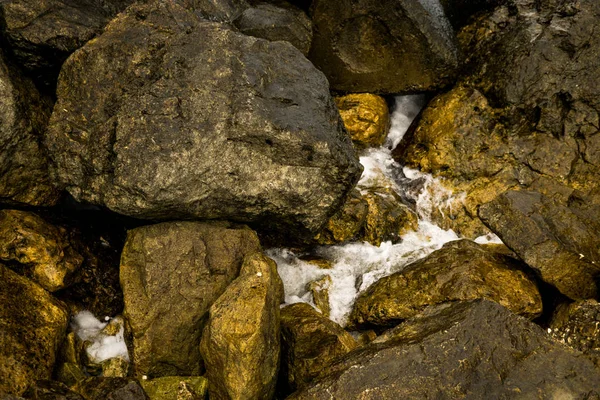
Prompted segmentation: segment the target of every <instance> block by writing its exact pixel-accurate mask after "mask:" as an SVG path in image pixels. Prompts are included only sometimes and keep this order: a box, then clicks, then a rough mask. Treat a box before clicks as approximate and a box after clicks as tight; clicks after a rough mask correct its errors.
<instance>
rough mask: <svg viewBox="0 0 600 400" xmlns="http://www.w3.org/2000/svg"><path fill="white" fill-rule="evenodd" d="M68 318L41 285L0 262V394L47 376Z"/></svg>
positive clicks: (16, 391)
mask: <svg viewBox="0 0 600 400" xmlns="http://www.w3.org/2000/svg"><path fill="white" fill-rule="evenodd" d="M68 318H69V314H68V312H67V310H66V307H65V306H64V305H63V304H62V303H61V302H60V301H58V300H56V299H54V298H53V297H52V296H51V295H50V294H49V293H48V292H47V291H45V290H44V289H42V287H41V286H39V285H37V284H36V283H33V282H31V281H30V280H28V279H27V278H24V277H22V276H20V275H18V274H17V273H15V272H13V271H11V270H10V269H8V268H6V267H4V266H3V265H0V393H1V392H6V393H8V394H15V395H21V394H22V393H23V392H24V391H25V390H26V389H27V387H28V386H30V385H31V384H33V383H34V382H35V381H36V380H39V379H50V376H51V374H52V369H53V368H54V362H55V360H56V355H57V352H58V350H59V346H60V344H61V342H62V340H63V338H64V336H65V334H66V330H67V323H68Z"/></svg>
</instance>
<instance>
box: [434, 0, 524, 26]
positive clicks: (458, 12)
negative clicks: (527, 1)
mask: <svg viewBox="0 0 600 400" xmlns="http://www.w3.org/2000/svg"><path fill="white" fill-rule="evenodd" d="M511 2H512V0H440V3H441V4H442V7H444V12H445V14H446V16H447V17H448V19H449V20H450V23H451V24H452V26H453V27H454V28H455V29H460V28H461V27H462V26H464V25H466V24H467V22H468V21H469V18H470V17H471V16H473V15H474V14H477V13H481V12H485V11H489V10H492V9H493V8H494V7H498V6H500V5H502V4H506V3H511Z"/></svg>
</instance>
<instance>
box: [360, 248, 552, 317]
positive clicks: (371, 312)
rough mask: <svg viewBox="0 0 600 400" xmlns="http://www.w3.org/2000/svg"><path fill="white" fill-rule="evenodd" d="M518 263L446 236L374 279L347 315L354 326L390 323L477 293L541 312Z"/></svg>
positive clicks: (533, 313)
mask: <svg viewBox="0 0 600 400" xmlns="http://www.w3.org/2000/svg"><path fill="white" fill-rule="evenodd" d="M523 268H524V266H523V265H522V264H521V265H520V263H519V262H518V261H517V260H515V259H512V258H510V257H506V256H504V255H500V254H494V253H492V252H488V251H486V250H485V249H484V248H482V247H481V246H480V245H478V244H476V243H474V242H471V241H469V240H461V241H454V242H450V243H447V244H446V245H444V247H442V248H441V249H440V250H438V251H436V252H433V253H432V254H430V255H429V256H427V257H425V258H423V259H421V260H419V261H416V262H415V263H413V264H410V265H408V266H407V267H405V268H404V269H403V270H402V271H400V272H397V273H395V274H392V275H389V276H387V277H384V278H381V279H380V280H379V281H377V282H376V283H374V284H373V285H372V286H371V287H369V289H367V290H366V291H365V292H364V293H363V294H361V295H360V296H359V298H358V299H357V300H356V303H355V304H354V309H353V310H352V314H351V316H350V320H351V321H353V323H354V324H355V325H357V326H363V325H369V324H371V325H379V326H386V325H387V326H390V325H395V323H397V322H398V321H401V320H405V319H408V318H410V317H412V316H414V315H416V314H417V313H419V312H420V311H421V310H423V309H424V308H425V307H427V306H432V305H436V304H440V303H444V302H453V301H464V300H474V299H478V298H487V299H490V300H494V301H497V302H498V303H500V304H502V305H503V306H505V307H507V308H509V309H511V310H512V311H513V312H515V313H517V314H521V315H524V316H526V317H528V318H530V319H533V318H535V317H537V316H539V315H540V314H541V312H542V298H541V296H540V293H539V291H538V288H537V286H536V284H535V282H534V281H533V280H532V279H531V278H529V277H528V276H527V275H526V274H525V273H524V272H523V271H522V270H523Z"/></svg>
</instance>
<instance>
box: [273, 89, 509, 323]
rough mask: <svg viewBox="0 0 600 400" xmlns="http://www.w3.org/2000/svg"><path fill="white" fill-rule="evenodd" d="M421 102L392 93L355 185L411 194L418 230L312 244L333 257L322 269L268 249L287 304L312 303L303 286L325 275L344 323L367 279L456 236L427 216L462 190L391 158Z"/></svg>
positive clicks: (457, 201) (460, 196) (460, 197)
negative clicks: (386, 123) (378, 139)
mask: <svg viewBox="0 0 600 400" xmlns="http://www.w3.org/2000/svg"><path fill="white" fill-rule="evenodd" d="M423 106H424V97H423V96H420V95H412V96H399V97H397V98H396V106H395V109H394V112H393V113H392V117H391V128H390V133H389V134H388V138H387V141H386V143H385V145H384V146H382V147H380V148H374V149H368V150H366V151H364V153H363V154H362V155H361V157H360V162H361V164H362V165H363V167H364V172H363V175H362V177H361V179H360V181H359V183H358V185H357V187H358V189H359V190H361V192H363V193H364V192H366V191H367V190H369V189H370V188H375V187H378V188H381V187H384V188H392V189H394V190H395V191H397V192H398V193H399V194H402V195H405V196H406V195H408V196H411V197H412V198H413V200H414V201H415V203H416V211H417V214H418V216H419V226H418V229H417V230H416V231H414V232H409V233H408V234H405V235H404V236H402V241H401V242H400V243H397V244H392V243H391V242H384V243H382V244H381V245H380V246H374V245H372V244H369V243H347V244H343V245H336V246H322V247H318V248H317V249H315V250H314V252H313V254H316V255H317V256H319V257H322V258H324V259H327V260H329V261H331V262H332V264H333V267H332V268H331V269H321V268H319V266H317V265H315V264H312V263H309V262H306V261H303V260H301V259H300V258H299V257H300V256H301V255H300V254H294V253H293V252H291V251H290V250H287V249H269V250H268V251H267V254H268V255H269V256H270V257H272V258H273V259H274V260H275V261H276V262H277V266H278V270H279V274H280V276H281V278H282V280H283V284H284V287H285V302H286V304H291V303H297V302H306V303H309V304H313V302H312V294H311V292H310V291H309V290H308V288H307V285H308V284H309V283H310V282H312V281H315V280H317V279H320V278H322V277H324V276H325V275H329V277H330V278H331V284H330V286H329V288H328V291H329V302H330V307H331V314H330V318H331V319H332V320H333V321H335V322H337V323H339V324H341V325H342V326H343V325H345V324H346V322H347V318H348V314H349V313H350V311H351V310H352V305H353V304H354V301H355V300H356V297H357V296H358V295H359V294H360V293H361V292H363V291H364V290H365V289H367V288H368V287H369V286H370V285H371V284H373V283H374V282H376V281H377V280H378V279H380V278H382V277H384V276H387V275H390V274H392V273H394V272H397V271H400V270H402V268H404V267H405V266H406V265H408V264H410V263H412V262H414V261H416V260H418V259H420V258H423V257H425V256H427V255H428V254H430V253H432V252H433V251H435V250H438V249H439V248H441V247H442V246H443V245H444V244H445V243H447V242H450V241H453V240H457V239H459V237H458V235H457V234H456V233H454V231H452V230H444V229H442V228H440V227H438V226H436V225H435V224H434V223H433V222H432V221H431V216H432V214H433V211H434V210H436V209H437V210H438V211H439V212H444V210H448V209H451V208H452V207H456V206H459V205H461V203H462V202H463V201H464V196H465V195H464V193H452V192H451V191H449V190H448V189H447V188H445V187H444V186H443V185H442V184H441V182H440V181H439V180H438V179H436V178H433V177H432V176H431V175H428V174H424V173H421V172H419V171H417V170H413V169H410V168H407V167H403V166H401V165H399V164H398V163H397V162H395V161H394V160H393V158H392V154H391V153H392V151H391V149H393V148H394V147H395V146H397V145H398V143H400V141H401V140H402V137H403V136H404V134H405V133H406V131H407V129H408V128H409V126H410V124H411V123H412V121H413V119H414V118H415V116H416V115H417V114H418V112H419V110H420V109H421V108H422V107H423ZM399 177H401V179H399ZM415 180H420V181H421V184H420V185H419V187H420V189H419V191H418V192H417V193H414V192H411V191H410V190H407V189H406V188H407V187H409V186H411V185H410V182H414V181H415ZM476 241H477V242H478V243H490V242H494V243H497V242H499V239H498V238H497V237H496V236H493V235H490V236H486V237H480V238H477V239H476ZM313 305H314V304H313Z"/></svg>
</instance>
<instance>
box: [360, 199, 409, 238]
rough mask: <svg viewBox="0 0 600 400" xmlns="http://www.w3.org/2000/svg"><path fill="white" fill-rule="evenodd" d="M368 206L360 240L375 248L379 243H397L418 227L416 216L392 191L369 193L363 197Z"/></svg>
mask: <svg viewBox="0 0 600 400" xmlns="http://www.w3.org/2000/svg"><path fill="white" fill-rule="evenodd" d="M364 199H365V200H366V202H367V204H368V212H367V217H366V219H365V225H364V228H363V233H362V235H361V239H362V240H364V241H366V242H369V243H371V244H373V245H375V246H379V245H380V244H381V242H385V241H388V240H390V241H392V242H394V243H396V242H399V241H400V238H401V236H402V235H403V234H405V233H407V232H409V231H416V230H417V228H418V225H419V219H418V217H417V214H416V213H415V212H414V211H413V210H411V209H410V208H409V207H408V206H407V205H405V204H403V203H402V201H401V199H400V198H399V196H398V195H397V194H396V193H394V192H393V191H392V190H390V191H387V192H384V193H382V192H369V193H367V194H365V195H364Z"/></svg>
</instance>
